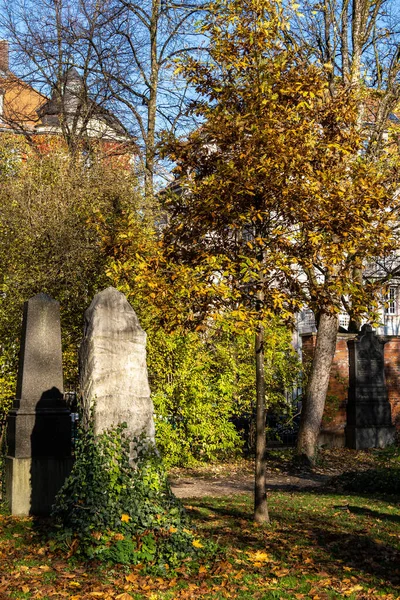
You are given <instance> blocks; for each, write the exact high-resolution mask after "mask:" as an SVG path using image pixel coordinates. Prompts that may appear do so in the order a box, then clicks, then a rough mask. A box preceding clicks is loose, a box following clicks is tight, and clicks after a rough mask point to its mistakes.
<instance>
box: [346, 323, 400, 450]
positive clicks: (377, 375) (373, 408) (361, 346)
mask: <svg viewBox="0 0 400 600" xmlns="http://www.w3.org/2000/svg"><path fill="white" fill-rule="evenodd" d="M347 344H348V347H349V368H350V371H349V374H350V380H349V397H348V403H347V424H346V428H345V435H346V446H347V447H348V448H355V449H357V450H358V449H362V448H384V447H385V446H387V445H389V444H392V443H393V442H394V438H395V428H394V427H393V425H392V416H391V407H390V403H389V399H388V393H387V388H386V382H385V371H384V354H383V352H384V344H385V342H384V341H383V340H381V339H380V338H379V337H378V336H377V335H376V333H375V332H374V331H373V330H372V327H371V326H370V325H364V326H363V327H362V330H361V333H360V334H359V335H358V336H357V337H356V338H355V339H353V340H349V341H348V342H347Z"/></svg>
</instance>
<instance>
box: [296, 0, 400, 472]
mask: <svg viewBox="0 0 400 600" xmlns="http://www.w3.org/2000/svg"><path fill="white" fill-rule="evenodd" d="M298 9H299V11H300V12H297V13H296V12H294V13H293V18H292V24H293V25H294V28H293V35H294V36H295V37H297V38H300V39H301V40H302V42H303V43H304V44H305V45H306V47H307V51H308V53H309V56H310V60H312V61H314V60H317V61H318V62H319V63H320V64H321V65H322V68H323V69H324V71H325V74H326V78H327V80H328V82H329V90H330V94H331V95H335V94H336V93H337V89H338V87H340V88H341V89H344V90H348V93H349V94H351V93H354V92H356V93H357V94H358V105H357V107H356V110H357V116H356V119H357V123H358V127H359V132H360V135H362V136H363V137H364V142H363V154H364V159H365V161H366V162H368V161H370V162H371V163H377V164H379V165H380V168H381V169H382V172H386V173H388V161H389V164H390V162H392V164H393V163H394V162H395V163H396V167H395V168H394V171H395V172H396V175H397V162H396V158H397V154H398V144H397V141H396V138H397V132H396V126H394V127H393V120H396V117H395V115H393V114H392V113H393V111H395V109H396V107H397V105H398V102H399V100H400V86H399V72H400V63H399V60H398V58H399V51H400V37H399V34H398V15H397V13H396V3H395V2H392V0H376V1H372V2H371V1H370V0H334V1H333V2H328V1H327V0H326V1H323V2H320V3H318V4H315V3H314V2H309V0H302V1H301V2H299V4H298ZM388 154H389V155H390V154H391V155H392V161H390V159H389V158H387V155H388ZM395 155H396V158H395ZM385 156H386V158H385ZM372 168H374V167H372ZM394 176H395V174H394ZM388 181H389V185H388V190H389V189H390V190H392V191H394V188H393V179H392V181H390V174H389V177H388ZM349 200H350V202H351V201H352V200H353V199H351V198H350V199H349ZM396 209H397V207H396ZM378 214H381V212H380V211H379V213H377V216H378ZM393 249H394V246H393ZM379 255H380V254H379V250H378V249H377V254H376V256H375V258H378V256H379ZM366 258H367V257H366V256H365V255H364V254H363V251H362V250H361V251H359V250H358V249H357V248H354V251H353V252H351V253H350V254H349V256H348V257H347V262H348V263H349V265H350V267H349V268H350V273H351V274H352V278H353V289H352V290H348V293H347V294H342V296H341V297H338V296H337V295H336V296H334V295H333V296H332V298H331V300H330V301H328V302H327V305H329V304H330V307H329V308H328V310H327V309H326V308H324V307H323V306H322V305H321V302H315V303H313V304H314V306H313V307H314V310H315V312H316V315H317V321H319V327H318V333H317V345H316V350H315V355H314V363H313V367H312V372H311V375H310V380H309V386H308V391H307V396H306V400H305V404H304V408H303V411H302V417H301V425H300V432H299V436H298V442H297V453H298V454H299V455H302V456H305V457H306V458H307V460H308V461H310V462H312V461H313V460H314V456H315V452H316V444H317V439H318V433H319V429H320V425H321V419H322V413H323V409H324V403H325V397H326V392H327V388H328V382H329V371H330V367H331V363H332V360H333V356H334V352H335V348H336V336H337V322H336V319H335V318H334V316H332V317H331V318H330V319H327V318H326V317H325V316H322V320H321V319H320V314H321V315H324V314H325V313H326V312H328V313H330V314H332V315H333V314H334V313H335V310H333V306H336V307H337V309H340V310H342V311H347V312H348V313H349V315H350V318H351V321H350V329H351V330H355V331H357V330H358V329H359V326H360V322H361V321H360V318H361V315H362V313H363V312H364V313H366V312H367V310H365V309H366V307H367V304H365V309H364V310H362V311H360V310H359V307H360V301H359V300H360V298H359V292H360V287H362V285H363V268H364V267H365V266H366V263H365V259H366ZM371 258H372V257H371ZM306 275H307V277H308V280H309V283H311V280H312V278H315V277H318V279H319V280H320V281H321V280H324V279H325V280H326V283H327V285H326V287H327V288H329V286H330V285H331V284H330V282H329V279H330V278H331V275H332V274H331V273H330V271H329V269H328V268H327V265H326V264H322V265H321V264H320V265H318V268H317V269H315V268H312V269H309V270H308V271H306ZM390 276H391V273H390V272H389V273H388V277H387V279H389V278H390ZM348 277H349V278H350V274H349V275H348ZM380 283H381V285H384V281H381V282H380ZM314 287H315V286H314ZM375 291H376V290H375ZM362 304H363V303H362V302H361V305H362ZM321 311H322V312H321Z"/></svg>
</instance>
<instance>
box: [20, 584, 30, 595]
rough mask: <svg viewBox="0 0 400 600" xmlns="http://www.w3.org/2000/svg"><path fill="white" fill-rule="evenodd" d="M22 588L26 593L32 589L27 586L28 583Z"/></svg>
mask: <svg viewBox="0 0 400 600" xmlns="http://www.w3.org/2000/svg"><path fill="white" fill-rule="evenodd" d="M21 590H22V591H23V592H24V594H27V593H28V592H29V590H30V587H29V586H27V585H23V586H22V588H21Z"/></svg>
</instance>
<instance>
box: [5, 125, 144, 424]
mask: <svg viewBox="0 0 400 600" xmlns="http://www.w3.org/2000/svg"><path fill="white" fill-rule="evenodd" d="M0 184H1V185H0V420H1V418H2V415H3V414H5V413H6V412H7V410H8V407H9V398H12V397H14V396H15V378H16V371H17V361H18V351H19V341H20V340H19V335H20V328H21V320H22V307H23V303H24V302H25V301H26V300H28V299H29V298H30V297H32V296H34V295H35V294H37V293H39V292H44V293H47V294H49V295H51V296H52V297H53V298H55V299H56V300H58V301H59V302H60V305H61V319H62V332H63V351H64V356H63V358H64V376H65V384H66V387H67V388H68V387H71V388H72V389H76V379H77V376H76V375H77V351H76V350H77V346H78V344H79V341H80V338H81V335H82V318H83V312H84V310H85V309H86V308H87V307H88V305H89V304H90V302H91V300H92V298H93V296H94V294H95V293H96V292H97V291H99V289H102V288H105V287H107V286H108V285H109V281H108V279H107V277H106V275H105V271H106V263H107V261H108V257H109V254H110V253H111V249H110V248H112V247H113V236H114V235H116V232H117V231H119V229H120V228H122V229H123V228H124V227H125V226H126V218H127V213H128V211H130V215H131V216H130V218H131V219H134V217H135V218H136V222H139V223H140V222H141V217H140V215H139V196H138V194H137V193H136V192H135V190H136V187H137V181H136V178H135V176H134V175H133V174H132V172H131V170H130V169H129V168H126V167H125V166H123V165H120V164H118V163H112V162H111V161H105V160H103V159H102V158H101V157H100V155H99V156H96V155H95V153H94V154H93V157H92V164H91V166H90V168H88V167H87V166H86V165H85V163H84V161H80V160H79V159H75V160H74V161H73V160H72V159H71V157H70V156H69V155H68V153H67V152H66V151H65V149H63V147H62V145H61V142H60V140H57V138H54V139H53V138H52V139H51V140H50V141H49V140H47V147H46V154H40V152H34V151H33V150H32V148H31V147H30V146H29V145H28V144H27V143H26V142H24V141H23V139H22V136H15V135H14V136H5V137H3V136H2V138H1V140H0ZM140 235H145V233H144V232H143V233H142V234H141V230H140V227H139V226H138V228H137V230H136V237H135V240H139V239H140Z"/></svg>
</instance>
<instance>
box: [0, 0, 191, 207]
mask: <svg viewBox="0 0 400 600" xmlns="http://www.w3.org/2000/svg"><path fill="white" fill-rule="evenodd" d="M0 8H1V10H2V14H1V17H0V28H1V30H2V32H3V35H7V36H8V37H9V38H10V39H11V40H12V44H13V50H14V53H13V64H14V65H15V68H16V69H17V71H18V74H19V75H20V76H21V77H22V78H23V79H24V80H25V81H27V82H29V83H30V84H31V85H33V86H34V87H36V88H38V89H40V90H41V91H42V92H43V93H49V91H50V90H52V93H53V97H54V102H55V103H56V104H57V106H58V107H59V110H60V115H61V119H60V126H61V129H62V134H63V136H64V138H65V139H66V140H67V143H68V146H69V148H70V150H71V151H72V152H73V153H74V152H75V151H76V149H77V148H78V149H79V148H80V147H81V141H82V139H84V140H86V141H87V142H89V139H88V138H90V134H91V132H90V127H89V125H90V122H91V120H92V119H93V118H96V116H97V117H105V116H106V117H108V120H110V117H111V115H116V116H118V117H119V118H120V120H121V122H123V123H124V127H125V132H124V134H125V137H124V139H123V140H122V141H124V142H125V143H126V144H129V142H130V144H131V146H132V147H133V150H134V153H135V157H136V159H137V162H138V164H139V165H140V169H141V173H142V175H144V183H145V191H146V195H147V196H148V197H152V196H153V179H154V176H155V174H156V172H157V131H159V130H160V129H161V128H166V127H169V128H170V129H171V130H174V129H175V128H176V127H177V126H178V125H180V126H181V125H182V114H183V108H184V106H185V101H186V96H187V93H188V89H187V88H188V86H187V84H186V83H185V82H182V81H181V80H179V79H176V78H175V79H174V78H173V77H172V72H173V69H174V60H175V58H176V57H177V56H179V54H180V53H181V52H182V51H186V52H187V51H189V50H190V49H192V50H193V51H197V50H199V49H200V47H201V40H199V36H198V35H197V34H196V26H195V23H196V19H197V18H198V17H199V14H200V11H201V10H202V9H203V2H202V1H201V0H181V1H180V2H172V1H170V0H168V1H167V2H164V1H162V0H151V1H150V0H149V1H148V2H144V3H137V2H133V1H131V0H99V1H98V2H87V0H58V1H57V2H53V1H48V0H40V1H35V2H31V1H30V0H28V1H26V0H16V1H15V2H13V3H9V2H8V1H7V0H2V2H0ZM33 12H34V13H35V14H36V15H38V18H37V19H35V20H33V19H32V13H33ZM72 68H75V69H77V70H78V72H79V75H80V78H81V81H80V86H78V87H76V86H75V91H74V92H73V94H74V102H73V105H74V115H73V116H72V117H71V114H70V109H69V105H70V102H69V95H70V90H69V88H68V86H67V84H68V73H69V72H70V71H71V69H72ZM120 133H121V132H120ZM92 135H93V133H92ZM98 137H101V136H100V134H99V135H98Z"/></svg>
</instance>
